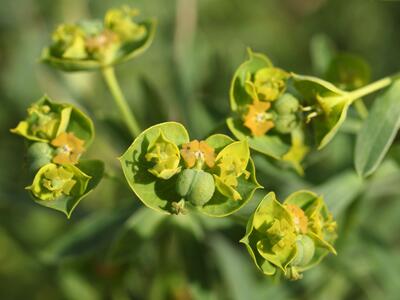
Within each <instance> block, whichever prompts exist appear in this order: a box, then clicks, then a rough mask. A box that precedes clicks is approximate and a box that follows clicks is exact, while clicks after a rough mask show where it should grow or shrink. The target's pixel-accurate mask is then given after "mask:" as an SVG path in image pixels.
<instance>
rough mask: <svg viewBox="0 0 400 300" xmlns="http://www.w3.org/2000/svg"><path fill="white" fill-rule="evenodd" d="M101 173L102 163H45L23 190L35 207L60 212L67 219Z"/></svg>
mask: <svg viewBox="0 0 400 300" xmlns="http://www.w3.org/2000/svg"><path fill="white" fill-rule="evenodd" d="M103 172H104V165H103V163H102V162H100V161H96V160H86V161H81V162H80V163H79V164H78V165H77V166H73V165H62V166H61V165H57V164H53V163H49V164H46V165H44V166H43V167H41V168H40V169H39V171H38V172H37V173H36V175H35V178H34V180H33V183H32V185H31V186H29V187H27V189H28V190H29V191H30V193H31V195H32V197H33V199H34V200H35V201H36V202H37V203H38V204H40V205H43V206H47V207H50V208H53V209H56V210H59V211H62V212H63V213H65V214H66V215H67V217H68V218H69V217H70V216H71V213H72V211H73V210H74V209H75V207H76V206H77V205H78V203H79V202H80V200H81V199H82V198H83V197H84V196H86V195H87V194H88V193H89V192H90V191H92V190H93V189H94V188H95V187H96V185H97V184H98V183H99V181H100V179H101V177H102V176H103Z"/></svg>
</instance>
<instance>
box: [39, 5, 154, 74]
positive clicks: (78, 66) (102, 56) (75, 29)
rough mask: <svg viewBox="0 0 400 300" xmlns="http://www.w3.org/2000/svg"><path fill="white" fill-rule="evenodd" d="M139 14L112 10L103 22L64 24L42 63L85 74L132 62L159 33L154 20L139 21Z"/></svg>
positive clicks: (45, 51) (44, 55)
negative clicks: (89, 71)
mask: <svg viewBox="0 0 400 300" xmlns="http://www.w3.org/2000/svg"><path fill="white" fill-rule="evenodd" d="M137 15H138V11H137V10H134V9H130V8H128V7H122V8H119V9H111V10H109V11H108V12H107V13H106V15H105V17H104V20H103V21H100V20H91V21H83V22H80V23H77V24H62V25H60V26H59V27H58V28H57V29H56V30H55V32H54V33H53V42H52V44H51V45H50V46H49V47H48V48H45V49H44V50H43V53H42V61H43V62H46V63H48V64H51V65H53V66H55V67H56V68H59V69H62V70H64V71H83V70H95V69H98V68H104V67H108V66H113V65H115V64H118V63H121V62H124V61H127V60H129V59H132V58H134V57H136V56H138V55H140V54H141V53H142V52H144V51H145V50H146V49H147V48H148V47H149V46H150V44H151V43H152V41H153V37H154V32H155V21H154V20H145V21H140V22H135V21H134V20H133V18H134V17H136V16H137Z"/></svg>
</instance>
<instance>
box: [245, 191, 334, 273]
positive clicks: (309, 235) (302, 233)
mask: <svg viewBox="0 0 400 300" xmlns="http://www.w3.org/2000/svg"><path fill="white" fill-rule="evenodd" d="M336 236H337V235H336V222H335V221H333V217H332V215H331V214H330V213H329V212H328V209H327V207H326V205H325V203H324V201H323V199H322V197H319V196H317V195H316V194H314V193H312V192H309V191H299V192H295V193H293V194H292V195H290V196H289V197H288V198H287V199H286V200H285V201H284V202H283V204H281V203H280V202H279V201H278V200H277V199H276V197H275V194H274V193H272V192H271V193H269V194H267V195H266V196H265V198H264V199H263V200H262V201H261V202H260V204H259V205H258V207H257V209H256V210H255V212H254V213H253V215H252V216H251V218H250V220H249V222H248V224H247V228H246V235H245V236H244V237H243V239H242V240H241V242H242V243H244V244H245V245H246V248H247V250H248V251H249V253H250V255H251V257H252V258H253V260H254V262H255V264H256V265H257V267H258V268H259V269H260V270H261V272H263V273H264V274H265V275H274V276H280V274H283V275H284V276H285V277H287V278H289V279H292V280H297V279H300V278H301V276H302V275H301V273H302V272H303V271H305V270H307V269H309V268H311V267H312V266H314V265H316V264H317V263H319V262H320V261H321V259H322V258H323V257H324V256H326V255H327V254H328V253H334V254H336V251H335V249H334V248H333V242H334V241H335V239H336Z"/></svg>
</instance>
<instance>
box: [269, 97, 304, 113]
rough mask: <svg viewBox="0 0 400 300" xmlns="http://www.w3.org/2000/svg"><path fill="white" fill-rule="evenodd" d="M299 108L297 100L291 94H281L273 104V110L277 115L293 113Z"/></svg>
mask: <svg viewBox="0 0 400 300" xmlns="http://www.w3.org/2000/svg"><path fill="white" fill-rule="evenodd" d="M298 109H299V100H297V99H296V98H295V97H294V96H292V95H291V94H284V95H282V96H281V97H280V98H279V99H278V100H277V101H276V102H275V104H274V110H275V111H276V112H277V113H278V114H279V115H288V114H293V113H295V112H296V111H297V110H298Z"/></svg>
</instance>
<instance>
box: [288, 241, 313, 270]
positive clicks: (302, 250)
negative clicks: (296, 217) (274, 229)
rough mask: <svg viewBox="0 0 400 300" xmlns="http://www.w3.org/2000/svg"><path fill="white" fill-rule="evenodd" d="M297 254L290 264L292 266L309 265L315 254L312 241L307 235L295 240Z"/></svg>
mask: <svg viewBox="0 0 400 300" xmlns="http://www.w3.org/2000/svg"><path fill="white" fill-rule="evenodd" d="M296 247H297V254H296V256H295V258H294V260H293V261H292V262H291V265H292V266H299V267H304V266H306V265H307V264H308V263H310V261H311V259H312V258H313V257H314V254H315V244H314V241H313V240H312V239H311V238H310V237H309V236H307V235H299V236H297V239H296Z"/></svg>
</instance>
